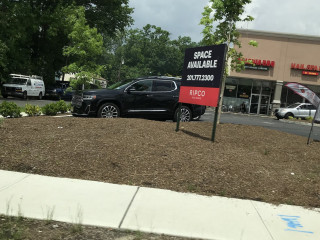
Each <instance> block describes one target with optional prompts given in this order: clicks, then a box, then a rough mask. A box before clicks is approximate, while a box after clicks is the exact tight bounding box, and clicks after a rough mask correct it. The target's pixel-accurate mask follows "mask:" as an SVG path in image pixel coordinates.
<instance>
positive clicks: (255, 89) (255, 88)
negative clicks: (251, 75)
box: [252, 81, 261, 94]
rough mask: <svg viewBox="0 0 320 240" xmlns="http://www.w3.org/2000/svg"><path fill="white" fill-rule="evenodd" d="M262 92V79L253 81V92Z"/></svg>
mask: <svg viewBox="0 0 320 240" xmlns="http://www.w3.org/2000/svg"><path fill="white" fill-rule="evenodd" d="M260 92H261V82H260V81H253V84H252V93H256V94H260Z"/></svg>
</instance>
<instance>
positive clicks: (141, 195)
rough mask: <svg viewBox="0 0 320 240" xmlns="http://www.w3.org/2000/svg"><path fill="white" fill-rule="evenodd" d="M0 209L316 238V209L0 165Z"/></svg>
mask: <svg viewBox="0 0 320 240" xmlns="http://www.w3.org/2000/svg"><path fill="white" fill-rule="evenodd" d="M0 214H6V215H14V216H17V215H19V214H20V215H21V214H22V215H23V216H24V217H28V218H35V219H44V220H49V219H52V220H57V221H63V222H69V223H82V224H85V225H95V226H102V227H111V228H119V229H129V230H134V231H143V232H150V233H161V234H167V235H174V236H182V237H190V238H200V239H215V240H222V239H224V240H225V239H232V240H236V239H239V240H240V239H241V240H264V239H266V240H286V239H288V240H304V239H306V240H313V239H314V240H319V239H320V209H314V210H309V209H304V208H302V207H297V206H287V205H280V206H274V205H271V204H267V203H262V202H256V201H250V200H240V199H231V198H224V197H206V196H200V195H195V194H187V193H177V192H173V191H169V190H161V189H153V188H144V187H136V186H126V185H116V184H109V183H102V182H94V181H85V180H76V179H66V178H55V177H46V176H40V175H32V174H24V173H17V172H10V171H3V170H0Z"/></svg>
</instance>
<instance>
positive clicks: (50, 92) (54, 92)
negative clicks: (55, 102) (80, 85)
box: [46, 81, 72, 100]
mask: <svg viewBox="0 0 320 240" xmlns="http://www.w3.org/2000/svg"><path fill="white" fill-rule="evenodd" d="M69 84H70V83H69V82H66V81H56V82H55V83H54V84H52V85H49V86H47V90H46V97H47V98H54V99H66V98H67V97H66V96H65V93H66V89H67V88H68V87H69ZM68 97H69V100H71V98H72V96H68Z"/></svg>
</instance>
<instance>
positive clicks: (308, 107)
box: [275, 103, 317, 119]
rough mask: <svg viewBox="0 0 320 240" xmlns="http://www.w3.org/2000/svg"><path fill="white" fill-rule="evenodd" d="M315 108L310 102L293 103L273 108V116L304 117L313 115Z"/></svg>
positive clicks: (279, 117)
mask: <svg viewBox="0 0 320 240" xmlns="http://www.w3.org/2000/svg"><path fill="white" fill-rule="evenodd" d="M316 110H317V108H316V107H315V106H313V105H312V104H311V103H295V104H292V105H290V106H288V107H285V108H278V109H276V110H275V116H276V117H277V118H278V119H281V118H286V119H288V118H289V117H294V118H306V117H314V114H315V113H316Z"/></svg>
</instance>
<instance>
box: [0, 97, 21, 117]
mask: <svg viewBox="0 0 320 240" xmlns="http://www.w3.org/2000/svg"><path fill="white" fill-rule="evenodd" d="M0 115H2V116H3V117H14V118H15V117H21V109H20V108H19V107H18V105H17V104H15V103H14V102H7V101H4V102H2V103H1V104H0Z"/></svg>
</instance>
